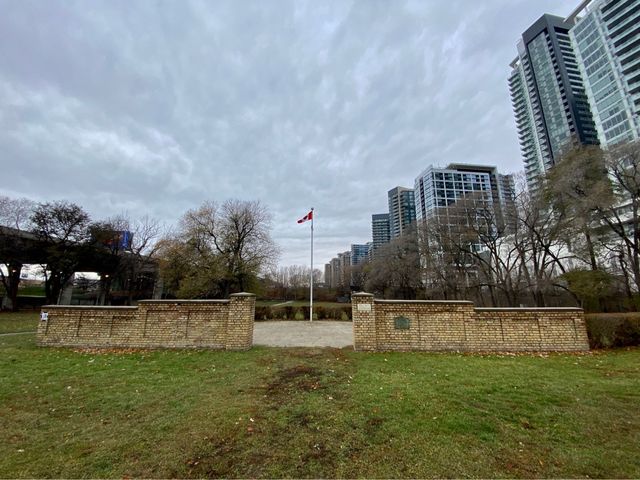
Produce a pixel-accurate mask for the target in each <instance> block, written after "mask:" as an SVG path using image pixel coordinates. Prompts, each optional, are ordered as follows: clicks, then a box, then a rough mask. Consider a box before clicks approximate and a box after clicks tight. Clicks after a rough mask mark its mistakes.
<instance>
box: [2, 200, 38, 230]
mask: <svg viewBox="0 0 640 480" xmlns="http://www.w3.org/2000/svg"><path fill="white" fill-rule="evenodd" d="M35 208H36V203H35V202H34V201H33V200H29V199H28V198H10V197H6V196H4V195H0V225H3V226H5V227H11V228H16V229H18V230H29V229H30V228H31V214H32V213H33V210H34V209H35Z"/></svg>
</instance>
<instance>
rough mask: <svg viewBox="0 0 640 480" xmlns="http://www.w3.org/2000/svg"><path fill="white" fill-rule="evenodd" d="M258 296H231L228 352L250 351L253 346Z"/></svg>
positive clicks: (236, 294) (244, 294) (226, 345)
mask: <svg viewBox="0 0 640 480" xmlns="http://www.w3.org/2000/svg"><path fill="white" fill-rule="evenodd" d="M255 312H256V296H255V295H254V294H253V293H245V292H243V293H234V294H232V295H230V296H229V316H228V319H227V340H226V342H225V346H224V348H225V349H226V350H249V349H250V348H251V346H252V345H253V319H254V317H255Z"/></svg>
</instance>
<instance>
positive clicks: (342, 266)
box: [336, 250, 351, 287]
mask: <svg viewBox="0 0 640 480" xmlns="http://www.w3.org/2000/svg"><path fill="white" fill-rule="evenodd" d="M350 269H351V251H350V250H349V251H347V252H344V253H339V254H338V284H337V285H336V286H337V287H348V286H349V280H350Z"/></svg>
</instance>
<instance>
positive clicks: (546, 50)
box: [509, 15, 598, 192]
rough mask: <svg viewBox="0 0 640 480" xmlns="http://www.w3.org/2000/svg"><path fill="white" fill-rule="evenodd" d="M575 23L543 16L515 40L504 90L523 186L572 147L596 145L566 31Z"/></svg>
mask: <svg viewBox="0 0 640 480" xmlns="http://www.w3.org/2000/svg"><path fill="white" fill-rule="evenodd" d="M573 23H574V20H573V19H571V18H569V19H567V20H563V19H562V18H560V17H556V16H553V15H543V16H542V17H540V18H539V19H538V20H537V21H536V22H535V23H534V24H533V25H532V26H531V27H529V28H528V29H527V30H526V31H525V32H524V33H523V34H522V38H521V39H520V41H519V42H518V56H517V57H516V59H515V60H514V61H513V62H511V64H510V66H511V68H512V71H511V74H510V76H509V90H510V92H511V101H512V103H513V109H514V113H515V119H516V126H517V130H518V138H519V141H520V148H521V151H522V156H523V159H524V164H525V172H526V175H527V184H528V186H529V188H530V189H531V190H532V191H534V192H535V191H536V190H537V189H538V187H539V178H540V176H541V175H543V174H544V173H545V172H547V171H548V170H549V169H550V168H552V167H553V166H554V165H555V163H556V162H557V161H558V160H559V159H560V157H561V156H562V155H563V154H564V153H565V152H566V150H567V149H569V148H571V147H572V146H573V145H576V144H583V145H588V144H597V143H598V138H597V133H596V127H595V125H594V122H593V118H592V116H591V111H590V109H589V102H588V100H587V95H586V93H585V90H584V85H583V82H582V78H581V76H580V71H579V69H578V63H577V61H576V56H575V54H574V51H573V47H572V46H571V40H570V38H569V30H570V28H571V27H572V26H573Z"/></svg>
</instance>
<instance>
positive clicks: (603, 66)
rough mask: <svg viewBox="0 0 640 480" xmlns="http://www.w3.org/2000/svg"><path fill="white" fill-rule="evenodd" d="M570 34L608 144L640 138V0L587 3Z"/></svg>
mask: <svg viewBox="0 0 640 480" xmlns="http://www.w3.org/2000/svg"><path fill="white" fill-rule="evenodd" d="M568 20H570V21H572V22H573V21H575V26H574V27H573V28H572V29H571V31H570V32H569V35H570V37H571V41H572V44H573V48H574V51H575V53H576V58H577V60H578V65H579V68H580V73H581V74H582V78H583V81H584V85H585V89H586V92H587V95H588V98H589V104H590V108H591V111H592V112H593V119H594V121H595V125H596V129H597V132H598V138H599V139H600V144H601V145H602V146H603V147H607V146H609V145H612V144H615V143H618V142H622V141H625V140H637V139H638V138H640V0H592V1H585V2H582V3H581V4H580V6H579V7H578V8H577V9H576V10H575V11H574V12H573V13H572V14H571V15H570V16H569V19H568Z"/></svg>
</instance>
